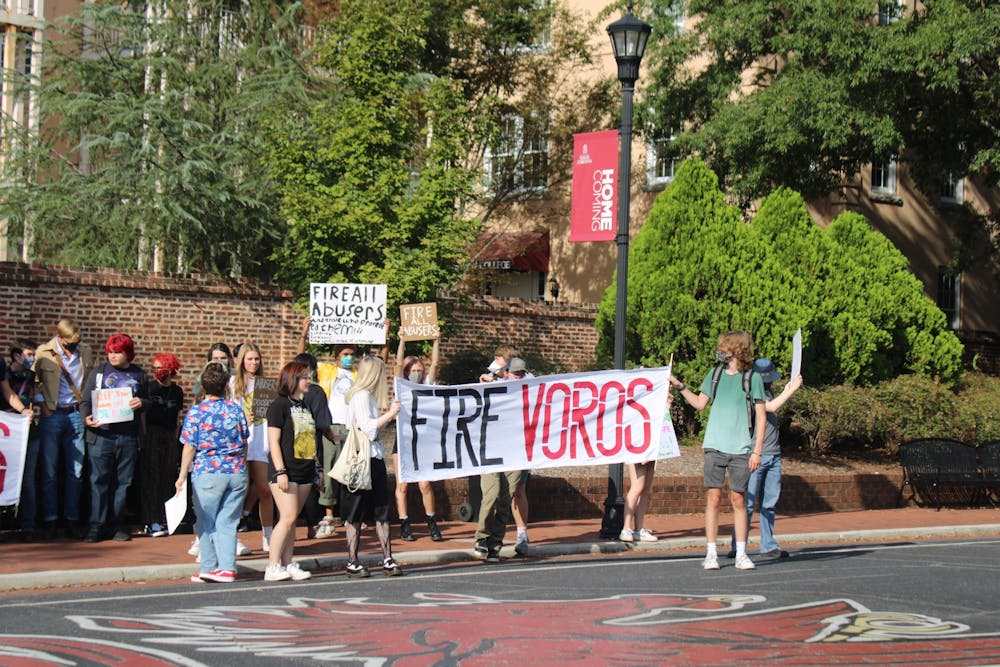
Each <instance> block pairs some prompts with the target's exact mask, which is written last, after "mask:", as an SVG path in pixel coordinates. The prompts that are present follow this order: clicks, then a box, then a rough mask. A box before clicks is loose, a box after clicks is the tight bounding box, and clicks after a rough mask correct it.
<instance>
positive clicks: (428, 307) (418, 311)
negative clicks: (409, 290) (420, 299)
mask: <svg viewBox="0 0 1000 667" xmlns="http://www.w3.org/2000/svg"><path fill="white" fill-rule="evenodd" d="M440 337H441V329H440V328H438V312H437V304H436V303H411V304H408V305H405V306H400V307H399V340H402V341H411V340H434V339H437V338H440Z"/></svg>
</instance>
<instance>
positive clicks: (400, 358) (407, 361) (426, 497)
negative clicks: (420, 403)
mask: <svg viewBox="0 0 1000 667" xmlns="http://www.w3.org/2000/svg"><path fill="white" fill-rule="evenodd" d="M405 354H406V343H405V342H403V341H402V340H400V341H399V348H398V349H397V351H396V376H397V377H401V378H404V379H406V380H409V381H410V382H414V383H416V384H427V385H434V384H437V368H438V362H439V360H440V353H439V350H438V341H437V340H435V341H434V345H433V347H432V348H431V365H430V369H429V370H428V369H425V368H424V364H423V362H422V361H420V358H419V357H413V356H409V357H406V356H404V355H405ZM392 460H393V463H394V465H395V469H396V512H397V513H398V514H399V537H400V539H402V540H406V541H408V542H412V541H413V540H414V539H415V538H414V537H413V528H412V526H411V525H410V515H409V512H408V511H407V507H406V491H407V489H408V488H409V484H408V483H406V482H402V481H400V479H399V478H400V475H399V453H398V452H396V453H394V454H393V455H392ZM417 486H418V487H419V489H420V498H421V500H422V501H423V506H424V514H425V515H426V516H427V532H428V534H430V536H431V539H432V540H433V541H435V542H440V541H441V540H443V539H444V537H442V535H441V529H440V528H439V527H438V525H437V517H436V516H435V514H436V512H435V508H434V489H433V488H432V487H431V483H430V482H428V481H426V480H421V481H420V482H417Z"/></svg>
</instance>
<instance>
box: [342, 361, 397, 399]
mask: <svg viewBox="0 0 1000 667" xmlns="http://www.w3.org/2000/svg"><path fill="white" fill-rule="evenodd" d="M361 391H367V392H369V393H370V394H371V395H372V398H374V399H375V405H376V406H377V407H378V409H379V410H385V409H387V408H388V407H389V387H388V384H387V383H386V381H385V363H383V361H382V359H380V358H379V357H365V358H363V359H362V360H361V361H360V363H358V377H357V379H355V380H354V384H353V385H351V388H350V389H348V390H347V394H346V395H345V396H344V403H348V404H349V403H350V402H351V399H352V398H354V396H355V395H356V394H357V393H358V392H361Z"/></svg>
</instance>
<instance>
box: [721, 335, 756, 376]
mask: <svg viewBox="0 0 1000 667" xmlns="http://www.w3.org/2000/svg"><path fill="white" fill-rule="evenodd" d="M717 347H718V349H720V350H722V351H723V352H728V353H729V354H731V355H733V356H734V357H736V360H737V361H738V362H739V366H740V370H741V371H745V370H747V369H748V368H750V365H751V364H753V355H754V350H753V338H751V337H750V334H748V333H747V332H746V331H741V330H739V329H736V330H735V331H727V332H726V333H724V334H722V335H721V336H719V344H718V346H717Z"/></svg>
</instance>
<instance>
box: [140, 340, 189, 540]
mask: <svg viewBox="0 0 1000 667" xmlns="http://www.w3.org/2000/svg"><path fill="white" fill-rule="evenodd" d="M180 368H181V362H180V360H179V359H178V358H177V357H176V356H174V355H173V354H170V353H169V352H164V353H161V354H157V355H156V356H154V357H153V379H151V380H150V381H149V385H148V387H147V393H148V394H149V401H150V406H149V410H148V411H147V412H146V432H145V434H144V435H143V438H142V447H141V448H140V450H139V480H140V488H139V491H140V493H141V495H142V518H143V521H144V522H145V524H146V534H147V535H149V536H150V537H163V536H164V535H166V534H167V526H166V523H167V522H166V516H165V515H164V510H163V503H164V502H165V501H166V500H167V499H168V498H169V497H170V496H171V495H173V488H174V479H175V478H176V477H177V469H178V465H179V463H180V448H179V447H178V444H177V415H178V414H179V413H180V410H181V407H183V405H184V391H183V390H182V389H181V388H180V385H178V384H177V383H176V382H175V381H174V379H175V378H176V377H177V373H178V372H179V371H180Z"/></svg>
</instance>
